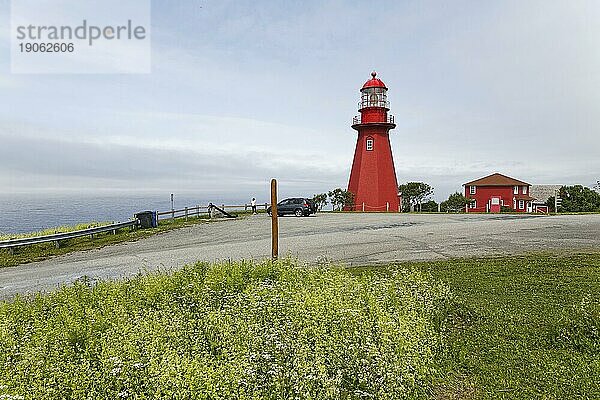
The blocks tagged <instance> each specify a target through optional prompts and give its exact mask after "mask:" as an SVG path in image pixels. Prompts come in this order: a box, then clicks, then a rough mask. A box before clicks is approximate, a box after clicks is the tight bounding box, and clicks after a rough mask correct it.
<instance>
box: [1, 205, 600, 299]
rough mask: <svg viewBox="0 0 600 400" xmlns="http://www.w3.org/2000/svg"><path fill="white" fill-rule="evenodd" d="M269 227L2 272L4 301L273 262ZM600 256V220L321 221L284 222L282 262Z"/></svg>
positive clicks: (226, 226) (200, 231)
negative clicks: (184, 270) (212, 265)
mask: <svg viewBox="0 0 600 400" xmlns="http://www.w3.org/2000/svg"><path fill="white" fill-rule="evenodd" d="M269 246H270V220H269V218H268V217H267V216H266V215H256V216H252V217H249V218H244V219H240V220H224V221H220V222H217V223H211V224H200V225H195V226H192V227H189V228H182V229H179V230H175V231H171V232H167V233H164V234H161V235H156V236H153V237H150V238H147V239H143V240H140V241H137V242H129V243H123V244H118V245H114V246H110V247H105V248H102V249H99V250H91V251H85V252H80V253H71V254H67V255H65V256H61V257H56V258H53V259H50V260H46V261H41V262H36V263H31V264H26V265H21V266H17V267H11V268H3V269H0V298H8V297H12V296H14V295H15V294H16V293H30V292H35V291H40V290H51V289H53V288H55V287H57V286H58V285H60V284H64V283H70V282H73V281H74V280H76V279H78V278H80V277H82V276H84V275H86V276H89V277H91V278H121V277H127V276H131V275H134V274H136V273H138V272H140V271H141V272H145V271H152V270H156V269H163V270H164V269H172V268H179V267H181V266H182V265H185V264H187V263H192V262H195V261H198V260H205V261H215V260H223V259H234V260H235V259H241V258H247V259H249V258H254V259H262V258H265V257H269V256H270V247H269ZM543 250H549V251H556V250H581V251H600V215H563V216H529V215H524V216H514V215H490V214H487V215H452V214H450V215H448V214H434V215H424V214H414V215H409V214H327V213H325V214H319V215H317V216H313V217H309V218H296V217H284V218H281V219H280V254H282V255H285V254H291V255H293V256H297V257H299V258H300V259H302V260H306V261H309V262H313V261H316V260H318V259H323V258H327V259H329V260H332V261H343V262H346V263H348V264H373V263H385V262H389V261H401V260H429V259H440V258H447V257H468V256H486V255H506V254H521V253H526V252H530V251H543Z"/></svg>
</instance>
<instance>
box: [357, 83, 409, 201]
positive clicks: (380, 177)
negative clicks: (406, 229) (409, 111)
mask: <svg viewBox="0 0 600 400" xmlns="http://www.w3.org/2000/svg"><path fill="white" fill-rule="evenodd" d="M387 90H388V89H387V87H386V86H385V84H384V83H383V81H382V80H381V79H379V78H377V73H376V72H375V71H373V72H372V73H371V79H369V80H368V81H367V82H365V84H364V85H363V87H362V89H360V92H361V96H360V102H359V103H358V111H359V112H360V115H359V116H355V117H354V118H353V120H352V128H354V129H355V130H357V131H358V138H357V140H356V149H355V151H354V161H353V162H352V171H351V172H350V182H349V183H348V190H349V191H350V192H352V193H353V194H354V209H355V210H361V211H398V206H399V199H398V182H397V180H396V170H395V168H394V160H393V157H392V147H391V145H390V138H389V132H390V130H391V129H394V128H395V127H396V124H395V123H394V117H393V116H392V115H389V114H388V111H389V109H390V103H389V102H388V100H387Z"/></svg>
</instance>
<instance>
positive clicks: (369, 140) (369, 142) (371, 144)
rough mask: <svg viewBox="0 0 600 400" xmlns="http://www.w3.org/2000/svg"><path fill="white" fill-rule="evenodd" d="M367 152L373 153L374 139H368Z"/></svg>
mask: <svg viewBox="0 0 600 400" xmlns="http://www.w3.org/2000/svg"><path fill="white" fill-rule="evenodd" d="M367 151H373V138H367Z"/></svg>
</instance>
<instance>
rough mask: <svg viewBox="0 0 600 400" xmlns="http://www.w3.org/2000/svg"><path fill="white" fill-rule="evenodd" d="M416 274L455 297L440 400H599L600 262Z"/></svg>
mask: <svg viewBox="0 0 600 400" xmlns="http://www.w3.org/2000/svg"><path fill="white" fill-rule="evenodd" d="M416 266H417V267H418V268H420V269H421V270H422V271H427V272H429V273H430V274H431V275H432V277H433V278H434V279H436V280H439V281H442V282H445V283H447V284H448V285H449V287H450V290H451V291H452V292H453V294H454V295H455V296H456V297H455V300H456V305H455V308H454V309H453V310H452V311H451V312H450V314H449V318H448V321H447V322H448V324H447V326H446V329H445V332H444V337H445V343H446V346H447V347H446V353H445V356H444V357H442V358H441V359H440V361H441V363H440V367H441V368H443V369H444V370H445V371H447V372H446V374H447V375H446V378H445V382H443V383H441V384H440V385H439V386H438V389H437V393H438V398H441V399H452V398H467V399H468V398H477V399H600V255H598V254H595V255H574V256H552V255H531V256H522V257H513V258H498V259H479V260H478V259H464V260H454V261H451V262H435V263H422V264H418V265H416Z"/></svg>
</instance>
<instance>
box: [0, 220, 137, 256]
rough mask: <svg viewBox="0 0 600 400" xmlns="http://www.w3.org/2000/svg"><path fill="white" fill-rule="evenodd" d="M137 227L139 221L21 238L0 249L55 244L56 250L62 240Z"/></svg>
mask: <svg viewBox="0 0 600 400" xmlns="http://www.w3.org/2000/svg"><path fill="white" fill-rule="evenodd" d="M137 226H138V221H137V220H134V221H127V222H119V223H116V224H111V225H104V226H98V227H96V228H88V229H81V230H78V231H72V232H64V233H55V234H52V235H45V236H33V237H27V238H20V239H10V240H3V241H0V249H9V250H12V249H15V248H17V247H21V246H29V245H32V244H39V243H48V242H54V244H55V246H56V248H58V247H60V241H61V240H67V239H75V238H78V237H83V236H91V237H93V236H94V235H95V234H97V233H103V232H113V234H116V233H117V231H118V230H119V229H122V228H131V229H134V228H136V227H137Z"/></svg>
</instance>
